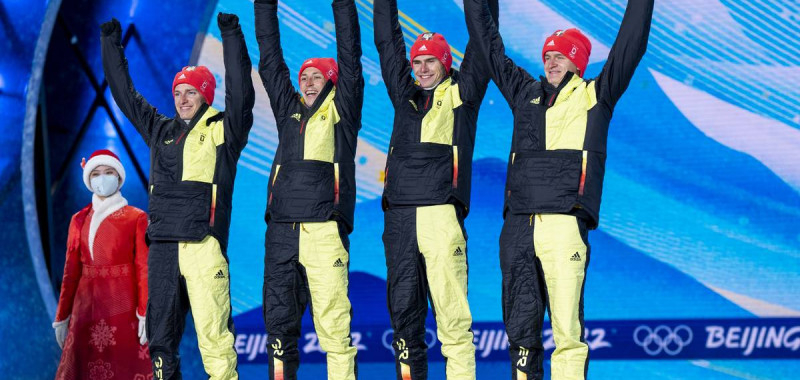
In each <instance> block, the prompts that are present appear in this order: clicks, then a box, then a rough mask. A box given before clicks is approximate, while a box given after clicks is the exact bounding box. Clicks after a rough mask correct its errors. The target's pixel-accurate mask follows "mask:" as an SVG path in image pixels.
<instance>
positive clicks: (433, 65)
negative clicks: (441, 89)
mask: <svg viewBox="0 0 800 380" xmlns="http://www.w3.org/2000/svg"><path fill="white" fill-rule="evenodd" d="M411 68H412V70H414V77H416V78H417V81H418V82H419V86H420V87H422V88H432V87H434V86H436V85H438V84H439V82H441V81H442V79H443V78H444V65H443V64H442V62H440V61H439V59H438V58H436V57H434V56H432V55H418V56H416V57H414V60H413V61H412V62H411Z"/></svg>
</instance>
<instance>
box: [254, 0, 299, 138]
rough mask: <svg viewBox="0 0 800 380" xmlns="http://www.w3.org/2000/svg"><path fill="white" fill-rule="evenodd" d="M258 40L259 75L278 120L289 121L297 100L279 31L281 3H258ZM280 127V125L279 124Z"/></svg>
mask: <svg viewBox="0 0 800 380" xmlns="http://www.w3.org/2000/svg"><path fill="white" fill-rule="evenodd" d="M254 8H255V16H256V40H257V41H258V50H259V52H260V59H259V62H258V74H259V75H260V76H261V82H262V83H263V84H264V89H266V90H267V95H269V103H270V106H271V107H272V112H273V113H274V114H275V117H276V118H282V117H286V116H288V115H286V113H287V112H289V109H290V105H291V102H293V101H296V100H297V96H298V95H297V92H296V91H295V89H294V86H293V85H292V80H291V78H290V75H289V68H288V67H287V66H286V61H284V60H283V50H282V49H281V34H280V31H279V27H278V1H277V0H255V4H254ZM277 125H278V126H279V127H280V125H281V123H277Z"/></svg>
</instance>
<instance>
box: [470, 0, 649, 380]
mask: <svg viewBox="0 0 800 380" xmlns="http://www.w3.org/2000/svg"><path fill="white" fill-rule="evenodd" d="M464 9H465V13H466V21H467V28H468V30H469V33H470V37H471V38H472V39H473V41H475V42H476V45H477V47H478V48H479V50H480V52H481V56H482V59H484V60H486V61H487V63H488V65H489V66H490V68H491V73H492V79H493V80H494V81H495V83H496V84H497V87H498V88H499V89H500V91H501V92H502V93H503V96H504V97H505V98H506V100H507V101H508V104H509V105H510V106H511V109H512V112H513V114H514V132H513V137H512V142H511V154H510V156H509V162H508V177H507V181H506V197H505V206H504V210H503V213H504V216H505V223H504V225H503V231H502V233H501V236H500V265H501V269H502V273H503V320H504V322H505V324H506V330H507V332H508V341H509V350H510V355H511V361H512V365H513V366H514V370H513V374H512V378H513V379H528V378H530V379H542V377H543V376H544V371H543V369H542V360H543V351H544V350H543V345H542V323H543V318H544V309H545V307H547V308H549V312H550V321H551V324H552V328H553V338H554V340H555V344H556V350H555V352H553V355H552V360H551V367H552V371H551V373H552V378H553V379H585V378H586V370H587V368H588V351H589V349H588V346H587V345H586V343H585V341H584V328H583V285H584V282H585V278H586V277H585V275H586V266H587V264H588V262H589V243H588V241H587V231H588V230H590V229H594V228H596V227H597V224H598V221H599V211H600V195H601V192H602V188H603V174H604V171H605V158H606V139H607V137H608V126H609V122H610V120H611V114H612V112H613V110H614V106H615V105H616V103H617V101H618V100H619V98H620V97H621V96H622V94H623V92H624V91H625V89H626V88H627V86H628V83H629V82H630V80H631V77H632V76H633V73H634V70H635V69H636V66H637V65H638V64H639V61H640V60H641V58H642V56H643V55H644V53H645V50H646V48H647V39H648V35H649V33H650V21H651V19H652V14H653V0H629V1H628V6H627V9H626V11H625V16H624V17H623V19H622V24H621V26H620V29H619V34H618V35H617V38H616V41H615V42H614V45H613V46H612V48H611V51H610V53H609V55H608V60H607V61H606V64H605V66H604V67H603V70H602V71H601V72H600V75H598V76H597V77H596V78H594V79H583V75H584V72H585V70H586V65H587V63H588V60H589V54H590V53H591V43H590V42H589V40H588V38H586V37H585V36H584V35H583V34H582V33H581V32H580V31H578V30H577V29H567V30H559V31H556V32H555V33H553V35H551V36H550V37H548V38H547V39H546V40H545V43H544V47H543V49H542V60H543V62H544V69H545V74H546V76H543V77H540V79H539V80H536V79H535V78H534V77H532V76H531V75H529V74H528V73H527V72H525V71H524V70H522V69H520V68H519V67H517V66H516V65H515V64H514V62H513V61H512V60H511V59H510V58H508V57H507V56H506V55H505V48H504V46H503V41H502V39H501V37H500V34H499V33H498V30H497V26H496V25H495V23H494V22H493V21H492V19H491V17H490V12H489V9H488V7H487V4H486V0H464Z"/></svg>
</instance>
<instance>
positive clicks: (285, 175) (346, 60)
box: [255, 0, 364, 231]
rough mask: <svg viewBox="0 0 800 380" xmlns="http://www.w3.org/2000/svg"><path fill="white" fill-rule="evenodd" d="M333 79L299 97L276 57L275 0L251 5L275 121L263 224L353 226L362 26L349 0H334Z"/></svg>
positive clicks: (261, 70)
mask: <svg viewBox="0 0 800 380" xmlns="http://www.w3.org/2000/svg"><path fill="white" fill-rule="evenodd" d="M332 7H333V17H334V21H335V23H336V47H337V63H338V66H339V80H338V83H337V85H336V86H335V87H334V85H333V82H332V81H328V83H327V84H326V85H325V87H324V88H323V89H322V91H321V92H320V93H319V95H318V97H317V100H316V101H315V102H314V105H313V107H311V108H308V107H306V106H305V104H304V103H303V97H302V95H301V94H300V93H299V92H297V91H296V90H295V88H294V86H293V84H292V80H291V78H290V74H289V68H288V67H286V62H285V61H284V59H283V50H282V49H281V45H280V32H279V27H278V16H277V12H278V6H277V2H276V1H259V2H256V3H255V19H256V39H257V40H258V48H259V50H260V52H261V58H260V62H259V65H258V72H259V74H260V75H261V81H262V82H263V83H264V88H265V89H266V90H267V94H268V95H269V100H270V106H271V107H272V112H273V114H274V115H275V122H276V124H277V127H278V149H277V152H276V153H275V159H274V161H273V164H272V170H271V172H270V180H269V185H268V196H267V198H268V200H267V211H266V215H265V219H266V220H267V222H269V221H270V220H274V221H277V222H322V221H327V220H331V219H334V220H338V221H341V222H343V223H344V225H345V226H346V228H347V230H348V231H352V229H353V213H354V210H355V200H356V183H355V176H356V174H355V161H354V160H355V153H356V144H357V142H358V131H359V130H360V129H361V108H362V105H363V103H364V78H363V76H362V68H361V31H360V29H359V24H358V13H357V12H356V7H355V3H354V2H353V1H352V0H334V2H333V5H332Z"/></svg>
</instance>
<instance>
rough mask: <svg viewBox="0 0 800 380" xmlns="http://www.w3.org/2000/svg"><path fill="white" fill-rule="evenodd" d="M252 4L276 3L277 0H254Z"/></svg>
mask: <svg viewBox="0 0 800 380" xmlns="http://www.w3.org/2000/svg"><path fill="white" fill-rule="evenodd" d="M253 3H254V4H272V5H275V4H278V0H254V1H253Z"/></svg>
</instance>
